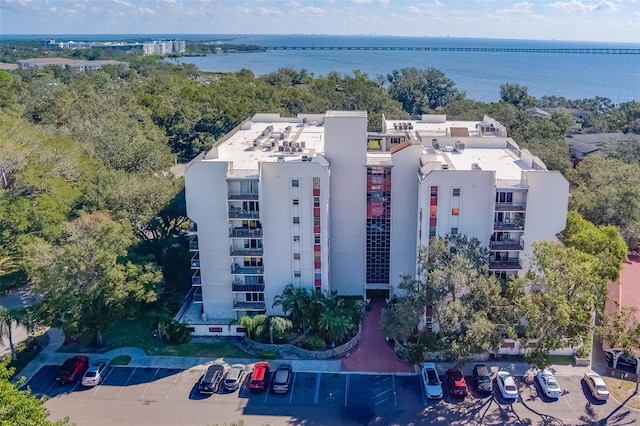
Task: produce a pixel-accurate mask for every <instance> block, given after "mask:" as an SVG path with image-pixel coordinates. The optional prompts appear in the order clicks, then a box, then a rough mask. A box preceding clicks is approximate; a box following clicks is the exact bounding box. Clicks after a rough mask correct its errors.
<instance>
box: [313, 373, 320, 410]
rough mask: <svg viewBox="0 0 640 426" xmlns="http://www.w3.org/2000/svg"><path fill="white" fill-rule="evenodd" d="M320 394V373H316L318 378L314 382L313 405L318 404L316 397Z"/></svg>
mask: <svg viewBox="0 0 640 426" xmlns="http://www.w3.org/2000/svg"><path fill="white" fill-rule="evenodd" d="M319 394H320V373H318V378H317V381H316V396H315V397H314V398H313V403H314V404H317V403H318V395H319Z"/></svg>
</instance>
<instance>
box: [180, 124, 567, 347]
mask: <svg viewBox="0 0 640 426" xmlns="http://www.w3.org/2000/svg"><path fill="white" fill-rule="evenodd" d="M185 178H186V199H187V214H188V216H189V218H191V219H192V220H193V221H194V222H195V225H196V227H195V229H196V231H195V232H194V233H193V235H192V240H191V249H192V251H193V259H192V262H191V265H192V269H193V272H194V274H193V278H192V282H193V285H194V289H193V292H194V298H193V302H192V303H191V304H190V305H189V306H187V308H186V309H184V310H183V311H182V312H181V313H180V317H181V319H182V320H186V321H188V322H189V323H191V325H192V327H193V329H194V333H195V334H196V335H206V334H234V333H236V332H237V327H236V326H231V325H229V324H231V322H232V321H233V320H234V319H236V318H238V317H239V316H241V315H244V314H246V313H252V312H253V313H256V312H266V313H267V314H279V313H281V311H280V310H279V308H273V307H272V304H273V300H274V297H275V296H276V295H278V294H281V293H282V291H283V290H284V288H285V286H287V285H288V284H293V285H294V286H300V287H306V288H310V289H313V288H315V289H318V290H321V291H336V292H338V294H341V295H358V296H363V297H372V296H384V297H391V296H392V295H393V294H394V292H395V291H396V289H397V286H398V284H399V282H400V280H401V274H412V275H413V274H415V273H416V259H417V252H418V249H419V247H420V246H421V245H428V244H429V239H430V237H435V236H444V235H445V234H446V233H459V234H466V235H469V236H475V237H477V238H478V239H480V241H481V242H482V243H483V244H484V245H485V246H487V247H489V248H490V250H491V262H490V269H491V270H492V271H494V272H495V273H496V274H498V275H500V276H502V277H506V276H508V275H511V274H517V273H521V271H522V270H523V269H525V268H526V267H527V265H528V255H530V254H531V244H532V243H533V241H536V240H540V239H553V238H555V235H556V234H557V233H558V232H560V231H562V230H563V229H564V226H565V221H566V213H567V199H568V192H569V185H568V182H567V181H566V180H565V179H564V177H563V176H562V175H561V174H560V173H559V172H555V171H548V170H547V169H546V167H545V166H544V164H543V163H542V162H541V161H540V160H539V159H538V158H536V157H534V156H532V155H531V154H530V153H529V152H528V151H526V150H522V149H520V148H519V147H518V146H517V144H516V143H515V142H514V141H513V140H512V139H510V138H509V137H508V136H507V134H506V130H505V128H504V126H502V125H500V124H499V123H497V122H496V121H495V120H493V119H491V118H489V117H485V118H484V119H483V120H482V121H447V119H446V116H443V115H425V116H423V117H422V118H421V119H420V120H387V119H384V117H383V129H382V131H381V132H379V133H378V132H376V133H368V132H367V115H366V112H360V111H352V112H347V111H329V112H327V113H326V114H317V115H310V114H306V115H302V114H301V115H299V116H298V117H297V118H283V117H280V116H279V115H277V114H258V115H255V116H254V117H252V118H250V119H247V120H246V121H245V122H243V123H242V124H241V125H239V126H238V127H237V128H235V129H234V130H233V131H231V132H230V133H229V134H228V135H226V136H225V137H224V138H223V139H221V140H220V141H218V142H217V143H216V144H215V146H214V147H213V148H212V149H211V150H210V151H209V152H208V153H206V154H201V155H199V156H198V157H196V158H195V159H194V160H193V161H192V162H191V163H190V164H189V165H188V167H187V169H186V172H185Z"/></svg>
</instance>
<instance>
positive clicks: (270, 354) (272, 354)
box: [261, 351, 278, 359]
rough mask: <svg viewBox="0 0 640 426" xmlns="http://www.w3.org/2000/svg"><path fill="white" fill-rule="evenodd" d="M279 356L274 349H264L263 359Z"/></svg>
mask: <svg viewBox="0 0 640 426" xmlns="http://www.w3.org/2000/svg"><path fill="white" fill-rule="evenodd" d="M277 357H278V356H277V355H276V353H275V352H274V351H263V352H262V356H261V358H262V359H276V358H277Z"/></svg>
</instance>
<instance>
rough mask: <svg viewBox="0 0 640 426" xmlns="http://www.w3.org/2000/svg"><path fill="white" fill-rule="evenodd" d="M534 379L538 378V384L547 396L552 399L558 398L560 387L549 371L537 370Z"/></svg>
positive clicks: (560, 392)
mask: <svg viewBox="0 0 640 426" xmlns="http://www.w3.org/2000/svg"><path fill="white" fill-rule="evenodd" d="M536 379H538V384H539V385H540V387H541V388H542V392H544V394H545V395H546V396H547V397H549V398H554V399H558V398H560V396H561V395H562V389H560V385H559V384H558V381H557V380H556V378H555V377H554V376H553V373H552V372H551V371H549V370H539V371H538V374H536Z"/></svg>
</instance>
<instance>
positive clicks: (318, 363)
mask: <svg viewBox="0 0 640 426" xmlns="http://www.w3.org/2000/svg"><path fill="white" fill-rule="evenodd" d="M48 334H49V345H47V347H45V348H44V349H43V350H42V352H40V354H38V356H37V357H35V358H34V359H33V361H31V362H30V363H29V364H28V365H27V366H26V367H25V368H24V369H23V370H22V371H21V372H20V374H19V375H18V376H17V377H16V378H15V379H14V381H16V380H18V379H19V378H20V377H24V378H25V383H26V382H28V381H29V380H31V378H32V377H33V376H34V375H35V374H36V373H37V372H38V371H39V370H40V368H42V366H44V365H61V364H62V363H63V362H64V361H65V360H66V359H67V358H70V357H72V356H75V355H86V356H89V358H90V361H95V360H97V359H100V358H109V359H113V358H115V357H116V356H119V355H128V356H130V357H131V361H130V362H129V364H128V366H129V367H152V368H180V369H188V368H192V367H196V366H199V365H207V364H210V363H211V362H224V363H227V364H234V363H243V364H252V363H254V362H256V361H259V360H258V359H244V358H217V359H214V358H210V357H184V356H151V355H147V354H146V353H145V352H144V351H143V350H142V349H139V348H119V349H113V350H111V351H108V352H105V353H101V354H98V353H81V354H80V353H77V354H76V353H58V352H56V350H57V349H58V348H60V346H62V344H63V343H64V335H63V333H62V331H61V330H60V329H56V328H52V329H50V330H49V331H48ZM270 362H272V363H274V364H279V363H287V364H290V365H291V366H292V367H293V369H294V371H298V372H313V373H351V374H396V375H406V374H417V373H413V372H408V371H406V370H405V369H404V368H403V369H398V370H396V371H391V372H386V373H383V372H370V371H366V370H354V369H351V368H346V369H345V368H343V360H340V359H337V360H297V359H294V360H273V361H270ZM475 364H476V363H474V362H469V363H467V364H466V365H465V366H464V367H463V368H462V371H463V372H464V374H465V375H471V371H472V369H473V366H474V365H475ZM477 364H480V362H478V363H477ZM484 364H485V365H487V366H489V367H491V369H492V370H493V371H498V370H507V371H510V372H511V373H512V374H514V375H519V376H524V375H527V372H532V371H533V367H532V366H531V365H530V364H527V363H524V362H504V361H487V362H484ZM407 366H408V364H407ZM436 366H437V368H438V370H439V371H440V373H441V374H443V375H444V373H445V372H446V371H447V369H449V368H451V367H453V366H454V363H447V362H438V363H436ZM594 368H595V369H596V371H597V372H598V373H603V372H604V370H605V369H606V365H604V366H597V367H594ZM411 369H414V366H411ZM415 370H418V371H419V366H418V367H417V368H416V369H415ZM415 370H414V371H415ZM550 370H551V371H553V372H554V374H556V375H558V376H582V375H584V373H586V372H591V371H592V370H591V368H590V367H574V366H572V365H554V366H551V367H550ZM600 370H602V371H600Z"/></svg>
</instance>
